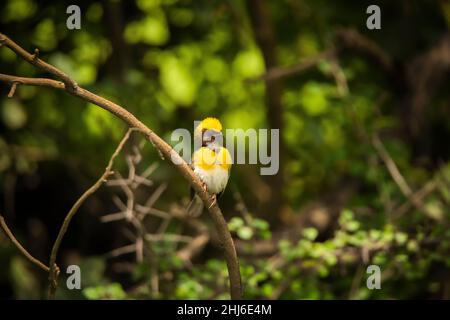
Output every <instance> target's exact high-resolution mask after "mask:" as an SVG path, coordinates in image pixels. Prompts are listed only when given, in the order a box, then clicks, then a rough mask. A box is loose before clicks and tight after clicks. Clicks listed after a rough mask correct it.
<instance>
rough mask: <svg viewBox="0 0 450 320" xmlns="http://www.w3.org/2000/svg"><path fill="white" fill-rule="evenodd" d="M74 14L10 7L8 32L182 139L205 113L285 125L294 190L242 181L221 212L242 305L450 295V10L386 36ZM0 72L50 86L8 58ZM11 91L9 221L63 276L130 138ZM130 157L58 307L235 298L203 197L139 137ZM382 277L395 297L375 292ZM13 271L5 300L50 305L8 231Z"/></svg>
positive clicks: (63, 103)
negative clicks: (104, 178) (75, 24)
mask: <svg viewBox="0 0 450 320" xmlns="http://www.w3.org/2000/svg"><path fill="white" fill-rule="evenodd" d="M69 4H71V3H69V2H68V3H64V1H60V2H58V4H56V3H54V2H52V1H39V2H38V1H35V0H7V1H2V2H1V4H0V21H1V23H0V30H1V32H4V33H5V34H6V35H8V36H10V37H11V38H12V39H14V40H15V41H16V42H17V43H19V44H21V45H22V46H23V47H24V48H26V49H28V50H29V51H33V49H34V48H35V47H37V48H39V49H40V52H41V53H40V57H41V58H42V59H44V60H46V61H48V62H50V63H52V64H54V65H55V66H57V67H58V68H60V69H62V70H64V71H65V72H66V73H67V74H69V75H70V76H71V77H73V78H74V79H75V80H76V81H77V82H78V83H79V84H80V85H81V86H83V87H86V88H88V89H89V90H91V91H93V92H95V93H98V94H99V95H102V96H104V97H107V98H109V99H111V100H113V101H116V102H118V103H119V104H121V105H123V106H126V107H127V108H128V109H129V110H130V111H131V112H133V113H134V114H135V115H136V116H137V117H138V118H139V119H141V120H142V121H143V122H144V123H146V124H147V125H148V126H149V127H150V128H152V129H153V130H154V131H155V132H157V133H159V134H160V135H161V136H162V137H164V138H165V140H166V141H170V133H171V131H172V130H173V129H175V128H180V127H184V128H188V129H189V130H193V128H192V126H193V121H194V120H199V119H202V118H204V117H205V116H216V117H218V118H220V119H221V121H222V123H223V125H224V126H225V127H226V128H244V129H246V128H280V130H281V131H280V132H281V139H282V143H281V151H280V152H281V160H282V161H281V170H280V172H279V174H278V175H276V176H273V177H267V178H265V177H261V176H260V175H259V168H258V166H257V165H235V166H234V167H233V169H232V176H231V181H230V184H229V187H227V190H226V193H225V195H224V196H223V198H221V200H220V204H221V207H222V209H223V211H224V213H225V215H226V218H227V220H228V221H229V227H230V229H231V230H232V232H233V236H234V238H235V239H236V245H237V249H238V255H239V257H240V263H241V271H242V278H243V285H244V297H246V298H257V299H259V298H269V299H336V298H339V299H347V298H355V299H379V298H394V299H406V298H439V299H441V298H444V299H445V298H449V297H450V272H449V267H450V258H449V255H448V254H449V252H450V229H449V223H450V212H449V205H450V163H449V160H450V159H449V157H450V148H449V143H448V141H449V139H450V105H449V92H450V91H449V90H448V86H449V84H450V81H449V80H450V78H449V70H450V58H449V57H450V34H449V29H448V28H449V26H450V4H449V2H448V1H444V0H434V1H425V0H423V1H419V0H414V1H406V0H405V1H379V2H378V4H379V5H380V7H381V11H382V29H381V30H373V31H371V30H368V29H367V28H366V18H367V16H368V15H367V14H366V8H367V6H368V5H369V3H365V2H364V1H325V0H319V1H307V0H280V1H257V0H251V1H240V0H228V1H211V0H197V1H193V0H136V1H120V0H117V1H108V0H104V1H79V2H78V5H79V6H80V8H81V10H82V28H81V30H76V31H70V30H68V29H67V28H66V19H67V17H68V15H67V14H66V8H67V6H68V5H69ZM0 70H1V72H2V73H7V74H15V75H21V76H30V77H38V76H42V74H41V73H40V72H39V70H37V69H35V68H33V67H32V66H30V65H29V64H27V63H26V62H24V61H22V60H20V59H18V58H17V57H16V56H15V55H14V54H13V53H12V52H11V51H10V50H8V49H7V48H0ZM9 89H10V88H9V86H7V85H5V84H3V83H2V84H1V85H0V210H1V211H0V213H2V214H3V215H4V216H5V218H6V220H7V222H8V225H9V226H10V228H11V229H12V230H13V231H14V233H15V234H16V236H17V237H18V239H19V240H21V242H22V243H23V244H24V246H25V247H26V248H28V249H29V251H30V252H31V253H32V254H33V255H34V256H35V257H38V258H39V259H40V260H42V261H48V257H49V254H50V249H51V244H52V242H53V241H54V239H55V237H56V235H57V232H58V230H59V228H60V225H61V223H62V220H63V218H64V216H65V215H66V213H67V212H68V210H69V209H70V207H71V206H72V204H73V203H74V202H75V201H76V199H77V198H78V197H79V196H80V195H81V194H82V192H83V191H84V190H85V189H86V188H88V187H89V186H90V185H91V184H92V183H93V182H94V181H95V180H96V179H97V178H98V177H99V176H100V175H101V174H102V172H103V171H104V168H105V166H106V164H107V162H108V159H109V158H110V156H111V154H112V152H113V150H114V149H115V147H116V146H117V143H118V142H119V140H120V139H121V138H122V136H123V135H124V133H125V130H126V128H125V126H124V124H122V123H121V122H120V121H119V120H117V119H115V118H114V117H113V116H111V115H110V114H109V113H107V112H106V111H104V110H102V109H100V108H98V107H95V106H93V105H90V104H86V103H85V102H83V101H82V100H79V99H76V98H74V97H72V96H70V95H67V94H66V93H64V92H57V91H55V90H52V89H45V88H38V87H26V86H20V87H19V88H18V89H17V92H16V93H15V95H14V97H12V98H8V97H7V95H8V92H9ZM172 143H176V142H172ZM125 149H126V150H125V153H123V154H122V155H121V156H120V157H119V158H118V159H117V161H116V165H115V171H116V173H117V175H116V177H115V179H114V180H112V181H110V183H109V184H107V185H106V186H103V187H102V188H101V189H100V190H99V191H98V192H97V193H96V194H95V195H94V196H93V197H91V198H90V199H89V200H88V201H87V202H86V204H85V205H84V206H83V207H82V208H81V209H80V212H79V213H78V215H77V216H76V217H75V219H74V221H73V223H72V225H71V227H70V228H69V231H68V234H67V236H66V238H65V239H64V242H63V246H62V249H61V254H60V256H59V261H58V262H59V265H60V266H61V268H62V270H63V273H62V277H63V278H64V277H65V273H64V270H65V268H66V267H67V266H68V265H71V264H78V265H80V267H81V270H82V287H83V288H82V290H72V291H69V290H67V289H65V285H64V280H63V279H62V281H61V285H60V287H59V290H58V292H57V297H58V298H63V299H71V298H86V299H100V298H113V299H114V298H115V299H117V298H118V299H121V298H171V299H179V298H180V299H181V298H189V299H190V298H194V299H195V298H203V299H212V298H227V297H229V294H228V289H227V286H228V280H227V272H226V267H225V263H224V261H223V258H222V256H221V251H220V249H219V247H218V244H217V239H216V235H215V234H214V231H213V230H214V229H213V228H212V227H211V221H210V219H209V217H208V215H207V214H204V215H203V216H201V217H200V218H186V217H185V216H184V208H186V206H187V203H188V201H189V200H188V196H189V190H188V185H187V183H186V182H185V181H184V180H183V179H182V178H181V177H180V176H179V174H178V173H177V172H175V171H174V169H173V167H172V166H171V165H170V164H168V162H167V161H162V160H161V159H160V157H159V155H158V153H157V152H156V151H155V150H154V148H152V146H151V145H148V144H144V143H143V141H142V140H141V138H140V137H139V136H138V135H133V137H132V139H131V141H129V143H128V144H127V146H126V148H125ZM130 172H131V173H132V174H131V175H129V173H130ZM133 172H136V175H135V174H133ZM127 177H128V178H127ZM118 212H119V214H117V215H112V216H111V215H110V214H112V213H118ZM370 264H377V265H379V266H380V267H381V270H382V289H381V290H368V289H367V287H366V278H367V274H366V267H367V266H368V265H370ZM0 266H1V267H0V297H1V298H4V299H5V298H6V299H15V298H19V299H23V298H33V299H37V298H43V297H45V292H46V285H47V274H45V272H43V271H42V270H40V269H38V268H36V267H35V266H34V265H31V264H30V263H29V262H28V260H26V259H25V258H24V257H22V256H21V255H20V254H19V253H18V252H17V251H16V249H15V248H14V247H13V246H12V245H11V244H10V242H9V241H8V239H6V237H4V236H3V234H0Z"/></svg>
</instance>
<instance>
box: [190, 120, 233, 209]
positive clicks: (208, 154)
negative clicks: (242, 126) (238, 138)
mask: <svg viewBox="0 0 450 320" xmlns="http://www.w3.org/2000/svg"><path fill="white" fill-rule="evenodd" d="M194 139H196V140H197V142H201V147H200V148H198V149H197V150H195V151H194V153H193V155H192V161H191V166H192V169H193V170H194V173H195V174H196V175H197V177H198V178H199V179H200V180H201V181H202V184H203V188H205V190H207V191H208V192H209V193H211V195H212V200H213V202H212V204H211V206H213V205H214V204H215V203H216V202H217V198H218V197H220V195H221V194H222V193H223V191H224V190H225V188H226V186H227V184H228V180H229V177H230V170H231V164H232V158H231V155H230V152H229V151H228V150H227V148H225V147H223V134H222V124H221V123H220V121H219V120H218V119H217V118H213V117H208V118H205V119H204V120H203V121H201V122H200V124H199V125H198V126H197V127H196V128H195V130H194ZM191 198H192V200H191V202H190V204H189V207H188V209H187V211H188V214H189V215H191V216H198V215H200V214H201V213H202V211H203V202H202V201H201V199H200V197H199V196H198V195H196V194H195V191H194V190H193V189H192V188H191Z"/></svg>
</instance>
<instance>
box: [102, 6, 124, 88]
mask: <svg viewBox="0 0 450 320" xmlns="http://www.w3.org/2000/svg"><path fill="white" fill-rule="evenodd" d="M102 6H103V11H104V15H103V19H104V22H105V24H106V26H107V30H108V38H109V41H110V42H111V46H112V53H111V56H110V57H109V59H108V61H107V68H108V73H109V74H111V75H113V76H114V78H115V80H116V81H117V82H118V83H122V82H123V77H124V75H125V70H126V69H127V67H128V66H129V63H128V62H129V61H130V59H129V51H128V46H127V44H126V43H125V40H124V38H123V34H124V21H123V14H122V12H123V8H122V3H121V2H120V1H111V0H105V1H102Z"/></svg>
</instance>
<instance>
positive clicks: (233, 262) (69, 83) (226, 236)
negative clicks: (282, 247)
mask: <svg viewBox="0 0 450 320" xmlns="http://www.w3.org/2000/svg"><path fill="white" fill-rule="evenodd" d="M0 43H2V44H3V45H5V46H7V47H9V48H10V49H11V50H13V51H14V52H15V53H16V54H18V55H19V56H20V57H22V58H23V59H24V60H26V61H28V62H30V63H31V64H33V65H35V66H37V67H39V68H41V69H43V70H45V71H47V72H50V73H51V74H53V75H55V76H57V77H58V78H59V79H60V80H61V81H62V82H63V86H61V82H60V81H54V80H51V79H45V81H44V80H43V79H38V80H40V81H33V80H32V79H31V78H19V80H22V81H23V84H30V85H37V86H41V85H43V86H47V87H53V88H56V89H60V90H65V91H66V92H68V93H70V94H71V95H73V96H76V97H78V98H81V99H83V100H85V101H89V102H91V103H93V104H96V105H98V106H99V107H101V108H103V109H105V110H107V111H109V112H111V113H112V114H114V115H116V116H117V117H119V118H120V119H122V120H123V121H124V122H125V123H127V124H128V125H129V126H130V127H131V128H136V129H137V130H138V131H140V132H141V133H143V134H144V135H145V136H146V137H147V139H148V140H150V142H151V143H152V144H153V145H154V146H155V148H156V149H157V150H158V151H159V152H160V153H161V154H162V155H163V156H164V157H165V158H168V159H171V160H172V162H173V163H174V164H175V167H176V168H177V169H178V171H179V172H180V173H181V174H182V176H183V177H184V178H185V179H186V180H187V181H188V182H189V183H190V184H191V186H192V187H193V188H194V190H195V191H196V192H197V194H198V195H199V196H200V198H201V199H202V201H203V203H204V204H205V207H206V208H208V211H209V213H210V215H211V217H212V219H213V222H214V224H215V228H216V230H217V233H218V236H219V239H220V242H221V243H222V246H223V249H224V251H225V259H226V262H227V267H228V274H229V281H230V295H231V298H232V299H240V298H241V297H242V286H241V276H240V270H239V261H238V258H237V254H236V249H235V246H234V242H233V239H232V237H231V234H230V231H229V230H228V225H227V222H226V221H225V218H224V216H223V214H222V211H221V210H220V208H219V206H218V205H217V203H215V202H214V201H213V199H212V197H211V195H210V194H209V193H208V192H207V191H206V190H204V189H203V187H202V183H201V181H200V179H199V178H198V177H197V176H196V175H195V173H194V172H193V171H192V169H191V168H190V167H189V165H188V164H187V163H186V162H185V161H184V160H183V158H181V156H180V155H179V154H178V153H177V152H176V151H174V150H173V149H172V147H171V146H170V145H169V144H167V143H166V142H165V141H164V140H163V139H161V138H160V137H159V136H158V135H157V134H155V133H154V132H153V131H152V130H151V129H150V128H148V127H147V126H146V125H145V124H143V123H142V122H141V121H140V120H139V119H137V118H136V117H135V116H134V115H133V114H132V113H130V112H129V111H128V110H126V109H124V108H123V107H121V106H119V105H118V104H116V103H114V102H112V101H110V100H107V99H105V98H103V97H101V96H98V95H96V94H94V93H92V92H90V91H88V90H86V89H83V88H81V87H79V86H77V85H76V84H75V82H74V81H73V80H71V79H70V78H68V76H67V75H65V74H64V73H63V72H62V71H60V70H58V69H56V68H55V67H53V66H51V65H49V64H47V63H45V62H43V61H42V60H40V59H38V58H37V57H34V56H33V55H31V54H29V53H28V52H26V51H25V50H24V49H22V48H21V47H20V46H19V45H17V44H16V43H14V42H13V41H12V40H10V39H9V38H8V37H7V36H5V35H3V34H1V33H0ZM11 77H13V76H8V75H1V77H0V80H3V81H6V82H10V83H12V82H14V81H13V80H14V79H11ZM34 80H35V79H34Z"/></svg>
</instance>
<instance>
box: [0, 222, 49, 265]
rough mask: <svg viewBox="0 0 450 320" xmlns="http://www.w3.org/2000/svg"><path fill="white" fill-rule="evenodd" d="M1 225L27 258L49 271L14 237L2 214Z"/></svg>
mask: <svg viewBox="0 0 450 320" xmlns="http://www.w3.org/2000/svg"><path fill="white" fill-rule="evenodd" d="M0 227H1V228H2V230H3V231H4V232H5V234H6V236H7V237H8V238H9V239H10V240H11V242H12V243H13V244H14V245H15V246H16V247H17V249H19V251H20V252H21V253H22V254H23V255H24V256H25V258H27V259H28V260H30V261H31V262H32V263H34V264H35V265H37V266H38V267H39V268H41V269H42V270H44V271H46V272H49V270H50V268H49V267H47V266H46V265H45V264H43V263H42V262H41V261H39V260H38V259H36V258H35V257H33V256H32V255H31V254H30V253H29V252H28V251H27V250H26V249H25V248H24V247H23V246H22V245H21V244H20V242H19V241H18V240H17V239H16V238H15V237H14V235H13V233H12V232H11V230H10V229H9V228H8V225H7V224H6V221H5V218H4V217H3V215H1V214H0Z"/></svg>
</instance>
